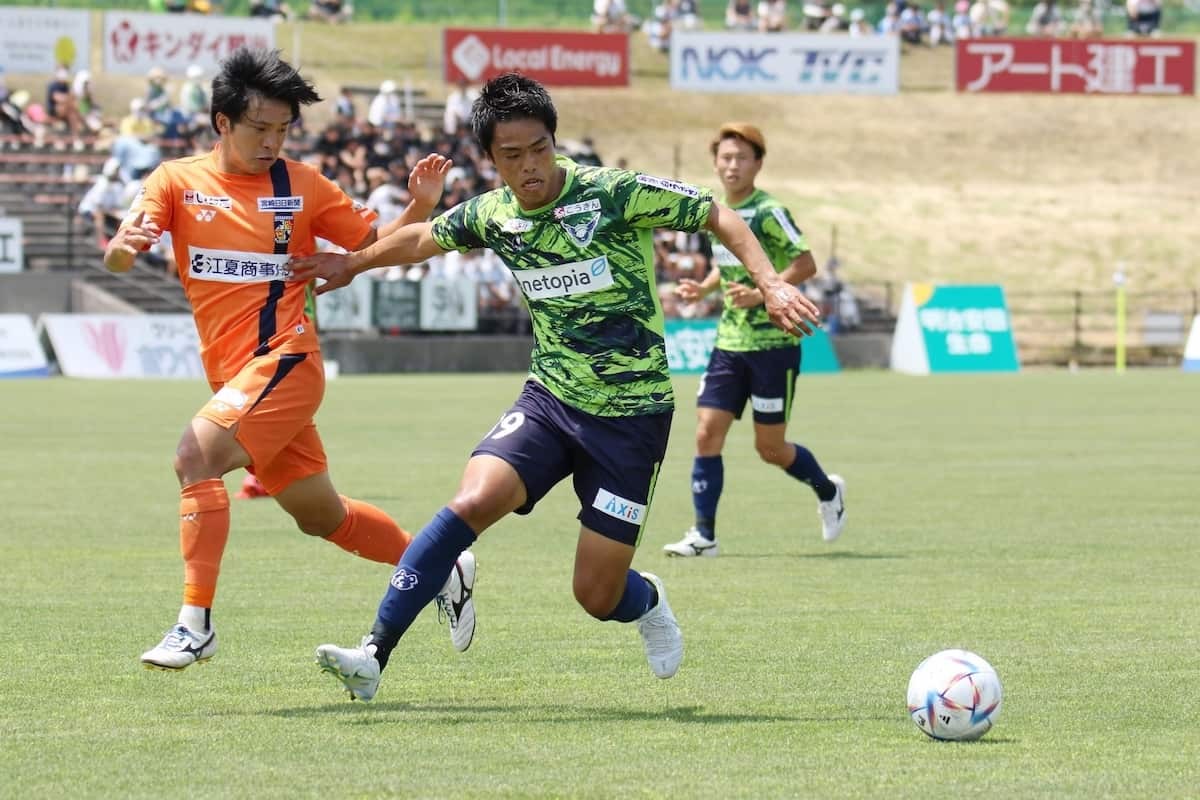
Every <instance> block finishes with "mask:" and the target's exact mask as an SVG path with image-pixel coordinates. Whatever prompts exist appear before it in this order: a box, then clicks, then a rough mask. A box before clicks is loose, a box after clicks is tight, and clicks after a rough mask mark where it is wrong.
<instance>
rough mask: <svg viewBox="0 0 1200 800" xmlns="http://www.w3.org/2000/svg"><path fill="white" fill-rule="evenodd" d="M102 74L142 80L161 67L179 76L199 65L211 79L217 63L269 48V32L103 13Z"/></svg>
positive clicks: (183, 17)
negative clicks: (245, 51)
mask: <svg viewBox="0 0 1200 800" xmlns="http://www.w3.org/2000/svg"><path fill="white" fill-rule="evenodd" d="M103 45H104V70H105V72H109V73H123V74H126V75H145V74H146V73H147V72H148V71H149V70H150V68H151V67H162V68H163V69H164V70H166V71H167V72H168V73H170V74H172V75H182V74H184V73H185V72H186V71H187V68H188V66H189V65H190V64H199V65H200V66H201V67H203V68H204V71H205V72H206V73H207V74H209V75H212V74H213V73H214V72H216V71H217V66H218V64H220V62H221V61H222V60H223V59H224V58H225V57H226V56H228V55H229V54H230V53H232V52H233V51H234V50H236V49H238V48H239V47H242V46H243V45H244V46H246V47H251V48H255V49H264V48H266V49H270V48H273V47H274V46H275V26H274V24H273V23H271V22H269V21H267V20H255V19H238V18H234V17H209V16H202V15H193V14H132V13H128V12H125V11H106V12H104V39H103Z"/></svg>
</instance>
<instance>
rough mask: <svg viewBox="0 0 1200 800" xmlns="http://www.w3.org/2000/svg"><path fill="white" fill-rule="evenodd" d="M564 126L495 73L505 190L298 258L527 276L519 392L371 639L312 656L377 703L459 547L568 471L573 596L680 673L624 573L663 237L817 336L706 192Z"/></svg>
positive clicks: (333, 279) (662, 594) (798, 299)
mask: <svg viewBox="0 0 1200 800" xmlns="http://www.w3.org/2000/svg"><path fill="white" fill-rule="evenodd" d="M557 126H558V115H557V112H556V111H555V109H554V104H553V103H552V102H551V100H550V96H549V95H548V94H547V93H546V90H545V89H544V88H542V86H541V85H540V84H539V83H537V82H536V81H534V80H531V79H529V78H526V77H524V76H522V75H518V74H513V73H509V74H506V75H502V76H500V77H498V78H495V79H494V80H492V81H489V82H488V83H487V85H486V86H484V87H483V90H482V92H481V93H480V96H479V98H478V99H477V100H476V101H475V105H474V107H473V110H472V119H471V128H472V132H473V134H474V136H475V138H476V140H477V141H478V143H479V145H480V147H481V149H482V150H483V152H485V153H487V155H488V157H489V158H491V159H492V161H493V162H494V163H495V165H496V169H497V171H498V172H499V174H500V177H501V179H502V180H503V182H504V186H503V187H501V188H499V189H495V190H493V191H490V192H487V193H486V194H483V195H480V196H478V197H474V198H472V199H470V200H467V201H466V202H464V203H462V204H460V205H458V206H456V207H455V208H453V209H451V210H450V211H448V212H446V213H445V214H444V215H443V216H441V217H439V218H437V219H436V220H434V221H433V222H431V223H422V224H415V225H407V226H405V227H404V228H402V229H400V230H399V231H397V232H395V233H394V234H392V235H389V236H386V237H384V238H383V239H381V240H379V241H378V242H377V243H376V244H374V245H371V246H370V247H368V248H366V249H364V250H361V251H358V252H356V253H351V254H349V255H345V256H339V255H333V254H319V255H314V256H309V257H307V258H302V259H296V260H294V261H293V263H292V268H293V270H294V273H295V278H296V279H299V280H309V279H311V278H314V277H318V278H323V279H325V280H326V281H327V282H326V283H325V284H323V285H322V286H321V287H320V288H319V289H318V291H319V292H323V291H328V290H330V289H332V288H336V287H338V286H344V285H345V284H347V283H349V282H350V280H352V279H353V278H354V276H355V275H356V274H358V273H361V272H363V271H365V270H367V269H371V268H373V267H381V266H386V265H391V264H407V263H413V262H416V261H422V260H424V259H427V258H430V257H432V256H434V255H437V254H439V253H444V252H447V251H450V250H470V249H475V248H482V247H487V248H491V249H492V250H493V251H495V253H496V254H497V255H498V256H499V257H500V258H501V259H502V260H503V261H504V263H505V264H506V265H507V266H508V267H509V269H510V270H512V272H513V275H514V276H515V277H516V280H517V284H518V285H519V286H520V287H521V291H522V292H523V294H524V296H525V300H526V303H527V305H528V307H529V314H530V318H531V319H532V324H533V334H534V350H533V354H532V360H531V365H530V374H529V378H528V380H527V381H526V383H525V385H524V388H523V389H522V391H521V393H520V395H519V396H518V397H517V399H516V401H515V402H514V403H513V405H512V406H511V407H510V408H509V409H508V410H507V411H505V412H504V413H503V414H502V415H501V416H500V419H499V421H498V422H497V423H496V424H495V426H494V427H493V428H492V429H491V431H489V432H488V433H487V434H486V435H485V436H484V438H483V440H482V441H481V442H480V443H479V445H478V446H477V447H476V449H475V451H474V452H473V453H472V454H471V458H470V460H469V461H468V462H467V466H466V471H465V472H464V474H463V476H462V480H461V483H460V486H459V489H458V492H457V493H456V494H455V495H454V498H453V499H452V500H451V501H450V502H449V504H447V505H446V507H444V508H443V509H442V510H441V511H439V512H438V514H437V515H436V516H435V517H434V518H433V520H431V521H430V523H429V524H428V525H426V526H425V528H424V529H423V530H422V531H421V532H420V534H418V536H417V537H416V538H415V539H414V540H413V543H412V544H411V545H410V547H409V549H408V551H407V552H406V553H405V556H404V558H402V559H401V561H400V563H399V565H397V568H396V572H395V574H393V575H392V579H391V583H390V585H389V587H388V589H387V593H386V594H385V596H384V598H383V601H382V602H381V603H380V606H379V611H378V614H377V617H376V620H375V624H374V626H373V627H372V628H371V632H370V633H369V634H368V635H367V636H366V637H365V638H364V639H363V641H362V644H361V645H359V646H358V647H337V646H335V645H321V646H320V647H318V648H317V663H318V664H319V665H320V666H321V668H322V669H323V670H324V671H326V672H328V673H330V674H332V675H334V676H335V677H336V678H337V679H338V680H339V681H341V683H342V684H343V685H344V686H345V687H346V689H347V690H348V691H349V692H350V696H351V698H357V699H360V700H370V699H371V698H372V697H374V696H375V693H376V691H377V689H378V687H379V679H380V673H381V671H382V670H383V669H384V668H386V666H387V663H388V659H389V658H390V656H391V653H392V650H393V649H394V648H395V647H396V645H397V643H398V642H399V639H400V637H401V636H402V635H403V634H404V632H405V631H406V630H407V629H408V627H409V625H411V624H412V621H413V620H414V619H415V617H416V616H417V614H418V613H419V612H420V610H421V609H422V608H423V607H424V606H426V605H427V604H428V603H429V602H430V601H431V600H433V598H434V595H435V593H436V592H437V590H438V589H439V588H440V587H441V586H442V584H443V583H444V582H445V578H446V575H448V574H449V572H450V570H451V568H452V567H453V565H454V562H455V559H456V557H457V556H458V554H459V553H462V552H463V551H464V550H465V549H467V548H469V547H470V546H471V545H472V544H474V542H475V539H476V537H477V536H479V535H480V534H482V533H483V532H484V531H485V530H486V529H487V528H489V527H490V526H491V525H493V524H495V523H496V522H497V521H498V520H500V519H501V518H503V517H505V516H507V515H508V514H510V513H512V512H514V511H515V512H516V513H518V514H527V513H529V512H530V511H531V510H532V509H533V507H534V505H535V504H536V503H537V502H538V501H539V500H540V499H541V498H542V497H544V496H545V495H546V493H547V492H549V491H550V489H551V488H552V487H553V486H554V485H555V484H557V483H558V482H559V481H561V480H563V479H564V478H566V477H567V476H568V475H570V476H572V483H573V486H574V489H575V495H576V497H577V498H578V499H579V509H580V510H579V514H578V519H579V521H580V529H579V534H578V539H577V542H576V549H575V571H574V580H573V588H574V593H575V599H576V601H577V602H578V603H579V604H580V606H582V607H583V609H584V610H585V611H586V612H587V613H588V614H590V615H591V616H593V617H595V618H597V619H600V620H615V621H619V622H636V623H637V627H638V631H639V633H640V634H641V637H642V641H643V647H644V650H645V654H646V658H647V661H648V662H649V664H650V668H651V670H652V671H653V673H654V674H655V675H657V676H658V677H660V678H669V677H671V676H672V675H674V674H675V672H676V670H677V669H678V668H679V663H680V661H681V660H682V658H683V635H682V633H681V632H680V629H679V625H678V623H677V621H676V619H675V615H674V614H673V613H672V611H671V608H670V606H669V605H668V604H667V596H666V591H665V589H664V587H663V583H662V581H661V580H660V579H659V578H658V577H656V576H654V575H651V574H649V573H639V572H636V571H634V570H632V569H630V565H631V563H632V561H633V555H634V551H635V548H636V546H637V544H638V541H639V540H640V538H641V533H642V530H643V526H644V525H645V522H646V515H647V512H648V510H649V506H650V500H651V496H652V494H653V492H654V483H655V479H656V478H657V476H658V469H659V466H660V465H661V463H662V460H663V456H664V454H665V452H666V447H667V435H668V433H669V431H670V426H671V417H672V413H673V410H674V396H673V394H672V391H671V376H670V372H669V370H668V367H667V354H666V347H665V341H664V330H663V313H662V308H661V306H660V305H659V302H658V293H657V291H656V289H655V285H654V263H653V246H652V234H653V230H654V229H655V228H663V227H665V228H673V229H676V230H683V231H689V232H695V231H698V230H700V229H702V228H706V229H708V230H710V231H712V232H713V233H714V235H716V236H717V238H718V239H720V240H721V241H722V242H723V243H724V244H725V246H727V247H728V248H729V249H730V251H731V252H734V253H736V254H737V257H738V258H739V259H740V260H741V261H742V263H744V264H745V265H746V268H747V271H748V274H749V275H751V276H752V278H753V279H754V281H755V282H756V286H757V287H758V288H759V289H760V290H761V291H762V292H763V295H764V297H765V298H766V311H765V312H764V313H765V314H766V315H767V316H769V317H770V319H771V321H772V323H773V324H775V325H778V326H780V327H781V328H783V329H785V330H787V331H790V332H791V333H790V334H788V335H796V336H799V335H802V334H804V333H811V330H812V329H811V327H810V326H811V325H812V324H813V323H814V322H815V320H816V319H817V316H818V312H817V309H816V306H814V305H813V304H812V303H811V302H809V301H808V300H807V299H806V298H805V297H804V296H803V295H802V294H801V293H800V292H799V291H798V290H797V289H796V288H795V287H794V286H791V285H789V284H787V283H786V282H784V281H783V280H781V279H780V278H779V275H778V274H777V273H776V272H775V270H774V269H772V267H771V263H770V261H769V260H768V259H767V257H766V255H765V254H764V253H763V252H762V249H761V248H760V247H759V245H758V244H757V242H756V240H755V238H754V235H753V234H752V233H751V232H750V230H749V228H747V227H746V224H745V223H744V222H742V220H741V218H740V217H739V216H738V215H737V214H735V213H733V212H731V211H730V210H729V209H727V208H725V207H724V206H722V205H720V204H719V203H715V202H713V199H712V195H711V193H709V192H706V191H703V190H700V189H697V188H696V187H694V186H690V185H688V184H684V183H679V182H677V181H673V180H669V179H666V178H659V177H655V176H652V175H644V174H640V173H637V172H630V171H627V170H621V169H605V168H602V167H589V166H582V165H579V164H576V163H574V162H573V161H571V160H569V159H566V158H562V157H558V156H556V155H555V151H554V135H555V131H556V129H557ZM514 566H515V565H514ZM439 575H440V576H441V577H440V578H439V577H438V576H439Z"/></svg>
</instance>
